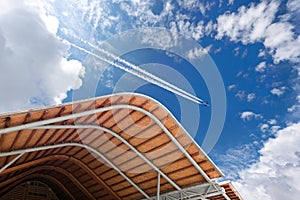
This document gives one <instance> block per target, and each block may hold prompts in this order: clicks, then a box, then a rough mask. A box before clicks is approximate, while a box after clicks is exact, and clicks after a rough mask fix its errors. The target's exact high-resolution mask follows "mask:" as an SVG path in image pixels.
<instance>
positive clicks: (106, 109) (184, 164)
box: [0, 93, 230, 199]
mask: <svg viewBox="0 0 300 200" xmlns="http://www.w3.org/2000/svg"><path fill="white" fill-rule="evenodd" d="M0 152H1V153H0V197H1V196H2V195H4V194H5V193H7V192H8V191H9V190H11V189H12V187H13V186H17V185H18V184H20V183H22V180H23V181H25V180H28V179H33V178H34V177H40V178H42V179H43V180H48V179H49V182H51V183H55V180H56V181H58V182H57V184H56V185H57V187H59V186H62V185H63V186H64V187H65V188H60V190H61V191H63V190H67V191H68V193H69V194H80V195H82V198H88V199H143V198H144V199H156V198H157V197H159V196H160V197H161V198H167V197H172V195H173V197H174V195H175V196H176V195H181V196H182V195H183V197H184V196H185V195H191V193H190V191H196V193H197V194H199V195H200V196H201V198H204V199H205V198H206V199H214V197H216V198H218V199H230V198H229V197H228V196H227V195H226V193H227V191H225V190H226V188H225V189H224V187H221V186H220V185H219V184H218V183H217V182H215V181H213V180H215V179H216V178H220V177H222V176H223V175H222V173H221V172H220V170H219V169H218V168H217V167H216V165H215V164H214V163H213V162H212V161H211V160H210V159H209V157H208V156H207V155H206V154H205V153H204V152H203V151H202V150H201V148H200V147H199V146H198V145H197V143H195V141H194V140H193V139H192V138H191V137H190V136H189V134H188V133H187V132H186V131H185V130H184V128H183V127H182V126H181V125H180V123H178V121H177V120H176V119H175V118H174V117H173V116H172V114H171V113H170V112H169V111H168V110H167V109H166V108H165V107H164V106H162V105H161V104H160V103H159V102H157V101H155V100H153V99H151V98H149V97H146V96H144V95H139V94H131V93H130V94H128V93H123V94H113V95H109V96H104V97H98V98H93V99H88V100H84V101H77V102H71V103H67V104H62V105H58V106H50V107H44V108H39V109H31V110H26V111H22V112H15V113H7V114H2V115H0ZM49 177H52V178H49ZM50 179H51V180H50ZM67 196H68V197H69V198H74V197H72V195H67ZM219 197H220V198H219ZM77 198H78V197H77ZM196 199H200V197H199V198H198V197H196Z"/></svg>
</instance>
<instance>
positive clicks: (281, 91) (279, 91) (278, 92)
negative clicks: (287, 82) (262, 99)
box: [270, 87, 286, 96]
mask: <svg viewBox="0 0 300 200" xmlns="http://www.w3.org/2000/svg"><path fill="white" fill-rule="evenodd" d="M285 90H286V87H280V88H273V89H272V90H271V91H270V92H271V93H272V94H274V95H277V96H281V95H283V94H284V93H285Z"/></svg>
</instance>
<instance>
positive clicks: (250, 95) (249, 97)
mask: <svg viewBox="0 0 300 200" xmlns="http://www.w3.org/2000/svg"><path fill="white" fill-rule="evenodd" d="M255 98H256V95H255V94H254V93H250V94H248V95H247V101H248V102H251V101H253V100H254V99H255Z"/></svg>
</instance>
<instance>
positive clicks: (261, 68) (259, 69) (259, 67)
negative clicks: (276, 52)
mask: <svg viewBox="0 0 300 200" xmlns="http://www.w3.org/2000/svg"><path fill="white" fill-rule="evenodd" d="M266 67H267V65H266V62H265V61H264V62H261V63H259V64H258V65H257V66H256V67H255V71H257V72H260V73H262V72H264V71H265V70H266Z"/></svg>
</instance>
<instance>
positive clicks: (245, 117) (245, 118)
mask: <svg viewBox="0 0 300 200" xmlns="http://www.w3.org/2000/svg"><path fill="white" fill-rule="evenodd" d="M240 117H241V119H242V120H243V121H249V120H251V119H253V118H254V119H258V118H260V119H261V118H263V116H262V115H261V114H256V113H254V112H252V111H244V112H242V113H240Z"/></svg>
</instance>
